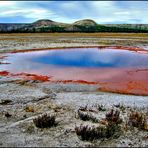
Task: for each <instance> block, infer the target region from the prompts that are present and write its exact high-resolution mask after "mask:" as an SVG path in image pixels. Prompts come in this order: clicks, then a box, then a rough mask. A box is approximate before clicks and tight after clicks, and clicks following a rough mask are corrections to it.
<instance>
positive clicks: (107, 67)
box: [0, 48, 148, 95]
mask: <svg viewBox="0 0 148 148" xmlns="http://www.w3.org/2000/svg"><path fill="white" fill-rule="evenodd" d="M3 62H4V63H10V64H1V65H0V71H8V72H10V73H13V74H14V73H15V74H19V73H29V74H36V75H43V76H48V77H49V78H50V81H52V82H63V83H65V82H80V83H82V82H83V83H84V82H85V83H88V84H95V85H101V88H100V89H101V90H104V91H112V92H120V93H133V94H144V95H145V94H146V95H147V94H148V52H144V53H142V52H141V53H139V52H135V51H129V50H124V49H122V50H117V49H108V48H103V49H102V48H72V49H59V50H58V49H56V50H45V51H32V52H24V53H15V54H8V55H7V57H6V58H4V60H3Z"/></svg>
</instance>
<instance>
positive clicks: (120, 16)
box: [0, 1, 148, 23]
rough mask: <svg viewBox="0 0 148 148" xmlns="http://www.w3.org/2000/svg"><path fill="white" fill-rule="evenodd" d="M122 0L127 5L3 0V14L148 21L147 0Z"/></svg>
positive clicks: (0, 11)
mask: <svg viewBox="0 0 148 148" xmlns="http://www.w3.org/2000/svg"><path fill="white" fill-rule="evenodd" d="M123 3H124V4H126V6H122V7H121V6H120V5H121V4H120V5H119V4H118V5H117V1H58V2H56V1H52V2H45V1H0V18H1V19H2V18H6V17H7V18H9V17H24V18H26V19H27V18H28V19H30V20H33V21H34V20H35V19H45V18H46V19H53V20H55V21H62V22H74V21H76V20H78V19H86V18H88V19H94V20H95V21H96V22H98V23H108V22H110V23H117V22H119V23H120V22H122V23H123V22H125V23H137V20H138V23H148V18H147V14H148V9H147V7H146V5H147V4H148V3H146V2H132V1H125V2H124V1H123V2H122V4H123ZM46 4H47V5H46ZM52 4H54V8H53V7H52V6H53V5H52ZM56 6H57V8H56Z"/></svg>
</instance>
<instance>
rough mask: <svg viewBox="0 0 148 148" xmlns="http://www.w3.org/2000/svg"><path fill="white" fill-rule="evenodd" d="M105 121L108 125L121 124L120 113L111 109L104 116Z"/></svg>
mask: <svg viewBox="0 0 148 148" xmlns="http://www.w3.org/2000/svg"><path fill="white" fill-rule="evenodd" d="M106 120H107V121H108V122H109V124H111V123H114V124H120V123H121V122H122V119H121V118H120V111H118V110H116V111H115V110H114V109H111V111H110V112H108V113H107V114H106Z"/></svg>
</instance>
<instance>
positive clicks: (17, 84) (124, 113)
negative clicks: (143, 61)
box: [0, 33, 148, 147]
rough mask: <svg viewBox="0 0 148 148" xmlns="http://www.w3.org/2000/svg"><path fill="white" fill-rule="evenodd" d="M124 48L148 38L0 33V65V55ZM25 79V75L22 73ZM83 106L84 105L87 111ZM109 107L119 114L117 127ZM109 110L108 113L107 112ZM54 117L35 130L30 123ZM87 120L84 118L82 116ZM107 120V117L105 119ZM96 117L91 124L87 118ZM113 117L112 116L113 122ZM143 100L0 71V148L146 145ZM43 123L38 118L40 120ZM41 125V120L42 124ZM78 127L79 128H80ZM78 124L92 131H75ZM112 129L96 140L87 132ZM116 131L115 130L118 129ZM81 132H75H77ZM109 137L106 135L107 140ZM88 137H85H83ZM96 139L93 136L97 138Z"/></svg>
mask: <svg viewBox="0 0 148 148" xmlns="http://www.w3.org/2000/svg"><path fill="white" fill-rule="evenodd" d="M86 46H87V47H97V46H126V47H128V48H131V50H134V51H136V50H138V49H143V48H144V49H146V50H147V49H148V34H126V33H124V34H117V33H116V34H113V33H92V34H85V33H68V34H64V33H59V34H58V33H54V34H48V33H46V34H38V33H35V34H29V33H28V34H1V35H0V63H1V64H3V59H4V58H5V54H7V53H11V52H20V51H33V50H44V49H46V50H47V49H51V48H52V49H53V48H64V47H86ZM27 76H28V75H27ZM86 105H87V107H86ZM111 109H113V110H114V111H116V110H118V112H120V115H119V116H118V118H120V119H121V120H122V122H120V123H118V122H117V120H115V119H116V115H115V114H111V111H110V110H111ZM108 112H109V113H110V114H108ZM45 113H47V115H54V116H55V120H56V122H57V124H54V126H51V127H50V128H38V127H37V126H36V125H35V123H34V122H33V119H35V118H38V117H39V116H41V115H44V114H45ZM82 116H86V117H87V118H85V121H84V118H82ZM108 116H110V117H111V119H110V120H108ZM92 117H93V119H94V118H95V120H93V119H92ZM112 117H113V118H112ZM147 120H148V96H147V95H145V96H141V95H127V94H118V93H109V92H103V91H99V90H98V86H96V85H93V84H85V83H72V82H69V83H57V82H56V83H51V82H48V81H46V77H39V76H38V77H37V76H35V75H29V76H28V77H25V78H24V77H19V76H18V77H17V76H15V77H14V76H12V75H8V73H7V72H0V146H1V147H4V146H14V147H15V146H51V147H52V146H83V147H89V146H100V147H102V146H109V147H110V146H124V147H125V146H128V147H135V146H139V147H140V146H143V147H146V146H148V134H147V131H148V121H147ZM42 121H43V120H42ZM42 121H41V122H42ZM81 124H82V125H81ZM80 125H81V128H83V127H84V126H85V125H88V126H89V127H91V128H90V129H89V130H88V131H89V134H88V131H85V130H84V131H83V132H82V131H81V132H80V133H78V131H77V128H76V127H79V126H80ZM112 125H114V126H113V127H114V128H113V129H115V130H113V131H108V133H107V132H104V133H103V131H101V132H102V133H101V134H100V135H99V136H96V135H95V134H94V132H95V131H93V130H92V129H93V128H95V127H100V126H102V127H103V128H104V130H105V131H106V129H107V128H108V127H110V126H111V127H112ZM119 129H120V130H119ZM79 130H80V129H79ZM109 133H111V136H109V137H108V136H106V135H107V134H109ZM87 134H88V137H89V136H91V137H90V138H89V139H86V138H83V135H87ZM96 137H97V138H96Z"/></svg>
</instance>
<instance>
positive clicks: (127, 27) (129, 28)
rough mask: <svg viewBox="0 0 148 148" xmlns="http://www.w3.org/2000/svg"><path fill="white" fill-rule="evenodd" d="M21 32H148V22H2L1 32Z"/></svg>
mask: <svg viewBox="0 0 148 148" xmlns="http://www.w3.org/2000/svg"><path fill="white" fill-rule="evenodd" d="M9 32H10V33H11V32H14V33H17V32H18V33H19V32H24V33H25V32H31V33H32V32H142V33H148V24H103V25H100V24H97V23H96V22H95V21H93V20H90V19H84V20H79V21H76V22H74V23H72V24H67V23H60V22H55V21H52V20H47V19H42V20H38V21H36V22H33V23H28V24H27V23H0V33H9Z"/></svg>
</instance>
